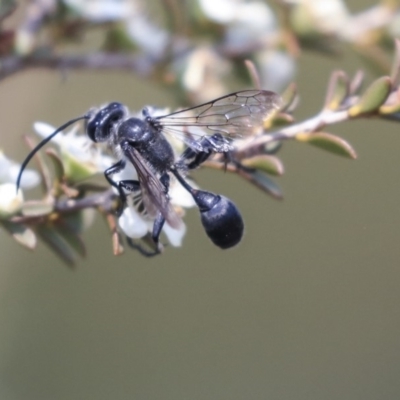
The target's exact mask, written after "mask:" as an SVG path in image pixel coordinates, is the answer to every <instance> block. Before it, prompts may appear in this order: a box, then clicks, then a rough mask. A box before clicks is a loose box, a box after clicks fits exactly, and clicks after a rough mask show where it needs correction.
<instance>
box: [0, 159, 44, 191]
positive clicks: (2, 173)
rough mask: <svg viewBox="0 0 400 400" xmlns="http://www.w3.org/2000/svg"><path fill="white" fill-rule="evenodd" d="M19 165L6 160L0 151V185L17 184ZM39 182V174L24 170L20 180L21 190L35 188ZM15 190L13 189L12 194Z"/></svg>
mask: <svg viewBox="0 0 400 400" xmlns="http://www.w3.org/2000/svg"><path fill="white" fill-rule="evenodd" d="M20 169H21V165H20V164H18V163H16V162H15V161H12V160H10V159H9V158H7V157H6V156H5V155H4V153H3V152H2V151H0V183H13V184H15V183H16V182H17V177H18V174H19V171H20ZM39 182H40V177H39V174H38V173H37V172H36V171H33V170H31V169H25V170H24V173H23V175H22V178H21V187H22V188H23V189H31V188H33V187H35V186H37V185H38V184H39ZM15 192H16V189H15V188H14V194H15Z"/></svg>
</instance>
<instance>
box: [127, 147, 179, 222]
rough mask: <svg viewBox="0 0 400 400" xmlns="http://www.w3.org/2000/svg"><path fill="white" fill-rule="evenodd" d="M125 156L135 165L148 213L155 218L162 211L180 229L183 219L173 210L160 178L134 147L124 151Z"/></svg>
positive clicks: (166, 218) (168, 220)
mask: <svg viewBox="0 0 400 400" xmlns="http://www.w3.org/2000/svg"><path fill="white" fill-rule="evenodd" d="M124 154H125V156H126V157H127V158H128V160H129V161H130V162H131V163H132V164H133V166H134V167H135V169H136V172H137V174H138V178H139V183H140V188H141V192H142V198H143V204H144V206H145V208H146V211H147V212H148V213H149V215H150V216H151V217H153V218H155V217H156V215H157V212H158V211H160V212H161V214H162V216H163V217H164V218H165V220H166V221H167V222H168V223H169V224H170V225H171V226H172V227H173V228H179V227H180V226H181V224H182V220H181V218H180V217H179V216H178V214H177V213H176V212H175V210H174V209H173V207H172V205H171V203H170V201H169V198H168V195H167V194H166V193H165V187H164V186H163V184H162V183H161V182H160V180H159V179H158V177H157V176H156V175H155V174H154V173H153V171H152V170H151V169H150V168H149V167H148V165H147V164H146V161H144V160H143V157H142V156H141V155H140V153H139V152H138V151H137V150H136V149H135V148H133V147H132V146H131V147H129V149H125V150H124Z"/></svg>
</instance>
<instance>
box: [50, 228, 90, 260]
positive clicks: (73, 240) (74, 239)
mask: <svg viewBox="0 0 400 400" xmlns="http://www.w3.org/2000/svg"><path fill="white" fill-rule="evenodd" d="M55 229H56V230H57V232H58V233H59V234H60V236H62V238H63V239H64V240H65V241H66V242H67V243H68V244H69V245H70V246H71V248H73V249H74V250H75V252H76V253H78V254H79V255H80V256H82V257H85V256H86V247H85V244H84V242H83V240H82V238H81V237H80V236H79V234H78V233H76V232H74V231H73V229H71V228H70V227H69V225H68V224H67V223H64V221H62V220H61V221H57V224H56V225H55Z"/></svg>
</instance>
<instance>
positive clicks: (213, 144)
mask: <svg viewBox="0 0 400 400" xmlns="http://www.w3.org/2000/svg"><path fill="white" fill-rule="evenodd" d="M232 149H233V148H232V145H231V143H230V142H229V140H228V139H226V138H225V137H223V136H222V135H221V134H220V133H214V135H212V136H205V137H203V138H202V139H200V140H198V141H194V142H193V146H192V147H188V148H187V149H186V150H185V151H184V152H183V153H182V155H181V156H180V157H179V160H178V162H177V166H178V168H180V169H182V168H186V169H195V168H197V167H199V166H200V165H201V164H202V163H203V162H204V161H206V160H207V159H208V158H209V157H210V156H211V155H212V153H224V156H225V163H227V162H228V161H229V159H228V158H227V155H228V154H229V153H230V152H231V151H232Z"/></svg>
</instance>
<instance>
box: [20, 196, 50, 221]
mask: <svg viewBox="0 0 400 400" xmlns="http://www.w3.org/2000/svg"><path fill="white" fill-rule="evenodd" d="M53 209H54V208H53V204H51V203H49V202H48V201H45V200H43V201H40V200H31V201H26V202H25V203H24V205H23V206H22V214H23V215H24V216H26V217H40V216H45V215H49V214H51V213H52V212H53Z"/></svg>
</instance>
